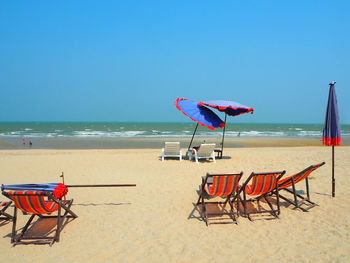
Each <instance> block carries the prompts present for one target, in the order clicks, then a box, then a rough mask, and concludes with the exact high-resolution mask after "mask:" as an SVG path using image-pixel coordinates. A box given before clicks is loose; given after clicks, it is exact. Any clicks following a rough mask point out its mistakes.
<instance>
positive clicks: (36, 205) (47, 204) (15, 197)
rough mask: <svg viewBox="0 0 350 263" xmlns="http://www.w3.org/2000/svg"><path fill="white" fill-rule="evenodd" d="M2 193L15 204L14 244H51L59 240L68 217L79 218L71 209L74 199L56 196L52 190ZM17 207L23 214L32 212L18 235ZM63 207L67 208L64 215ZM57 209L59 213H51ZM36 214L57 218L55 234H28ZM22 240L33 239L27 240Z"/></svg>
mask: <svg viewBox="0 0 350 263" xmlns="http://www.w3.org/2000/svg"><path fill="white" fill-rule="evenodd" d="M2 193H3V195H5V196H7V197H8V198H10V199H11V200H12V201H13V203H14V205H15V208H14V214H13V220H12V222H13V224H12V234H11V243H13V245H14V246H15V245H17V244H50V246H51V245H52V244H53V243H54V242H55V241H56V242H58V241H59V239H60V232H61V230H62V228H63V225H64V223H65V220H66V218H77V215H76V214H75V213H73V212H72V211H71V210H70V207H71V205H72V203H73V199H72V200H65V201H63V200H61V199H57V198H56V197H54V195H53V194H52V193H51V192H46V191H8V192H5V191H3V192H2ZM17 209H19V210H21V211H22V212H23V214H31V216H30V218H29V220H28V221H27V223H26V225H25V226H24V227H23V229H22V231H21V233H20V234H19V236H16V233H17V230H16V223H17ZM62 209H63V210H65V213H64V214H63V215H62V214H61V210H62ZM56 211H57V215H50V214H51V213H53V212H56ZM44 215H45V216H44ZM35 216H38V217H39V218H57V226H56V231H55V234H54V236H34V235H26V232H27V229H28V227H29V226H30V224H31V222H32V221H33V219H34V217H35ZM22 240H31V241H29V242H26V241H22Z"/></svg>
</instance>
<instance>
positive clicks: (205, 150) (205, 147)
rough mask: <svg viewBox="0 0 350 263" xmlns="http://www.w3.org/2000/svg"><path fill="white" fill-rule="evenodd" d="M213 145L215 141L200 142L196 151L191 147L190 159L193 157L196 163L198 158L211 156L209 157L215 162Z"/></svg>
mask: <svg viewBox="0 0 350 263" xmlns="http://www.w3.org/2000/svg"><path fill="white" fill-rule="evenodd" d="M215 146H216V145H215V143H208V144H201V146H200V147H199V149H198V151H197V150H196V149H194V148H193V149H192V155H191V159H192V158H195V160H196V163H198V159H206V160H208V159H210V158H211V159H213V161H214V163H216V161H215V152H214V148H215Z"/></svg>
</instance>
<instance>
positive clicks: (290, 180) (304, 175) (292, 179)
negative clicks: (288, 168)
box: [278, 162, 325, 212]
mask: <svg viewBox="0 0 350 263" xmlns="http://www.w3.org/2000/svg"><path fill="white" fill-rule="evenodd" d="M324 164H325V162H322V163H319V164H316V165H311V166H309V167H307V168H306V169H304V170H303V171H301V172H299V173H297V174H294V175H291V176H289V177H286V178H283V179H282V180H279V181H278V191H279V192H281V190H284V191H286V192H288V193H290V194H293V197H294V201H293V200H291V199H288V198H287V197H284V196H283V195H281V194H279V196H280V197H281V198H282V199H283V200H285V201H287V202H288V203H290V204H292V205H294V206H295V208H299V209H300V210H302V211H304V212H307V211H308V210H309V209H311V208H312V207H315V206H317V204H316V203H314V202H312V201H311V200H310V191H309V179H308V176H309V175H310V174H311V173H312V172H313V171H315V170H316V169H318V168H320V167H321V166H322V165H324ZM303 180H305V187H306V197H304V196H302V195H300V194H298V193H297V191H296V190H295V185H296V184H297V183H299V182H300V181H303ZM288 187H291V189H288ZM298 197H299V198H300V199H301V201H300V202H299V201H298ZM302 205H306V207H305V208H303V207H301V206H302Z"/></svg>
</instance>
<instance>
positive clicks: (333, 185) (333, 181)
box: [332, 145, 335, 197]
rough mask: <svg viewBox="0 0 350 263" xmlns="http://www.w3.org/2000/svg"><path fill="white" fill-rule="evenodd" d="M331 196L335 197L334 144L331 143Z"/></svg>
mask: <svg viewBox="0 0 350 263" xmlns="http://www.w3.org/2000/svg"><path fill="white" fill-rule="evenodd" d="M332 197H335V178H334V145H332Z"/></svg>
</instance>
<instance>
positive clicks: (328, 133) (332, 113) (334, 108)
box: [323, 81, 341, 197]
mask: <svg viewBox="0 0 350 263" xmlns="http://www.w3.org/2000/svg"><path fill="white" fill-rule="evenodd" d="M329 85H330V88H329V95H328V104H327V111H326V120H325V123H324V128H323V144H324V145H327V146H330V145H332V197H334V196H335V178H334V146H336V145H340V142H341V134H340V121H339V113H338V102H337V94H336V93H335V81H332V82H331V83H330V84H329Z"/></svg>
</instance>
